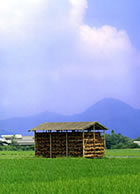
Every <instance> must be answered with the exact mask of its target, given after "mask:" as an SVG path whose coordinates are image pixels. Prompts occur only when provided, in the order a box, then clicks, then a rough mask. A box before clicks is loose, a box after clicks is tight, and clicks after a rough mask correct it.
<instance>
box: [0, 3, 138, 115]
mask: <svg viewBox="0 0 140 194" xmlns="http://www.w3.org/2000/svg"><path fill="white" fill-rule="evenodd" d="M139 10H140V1H139V0H123V1H122V0H117V1H112V0H104V1H103V0H88V1H87V0H59V1H58V0H20V1H19V0H5V1H3V0H0V117H1V119H3V118H8V117H14V116H26V115H29V114H35V113H38V112H43V111H52V112H59V113H63V114H73V113H78V112H81V111H84V110H85V109H86V108H87V107H89V106H90V105H92V104H94V103H96V102H97V101H98V100H101V99H103V98H105V97H112V98H117V99H120V100H122V101H124V102H126V103H128V104H130V105H131V106H133V107H136V108H140V100H139V99H140V87H139V83H140V36H139V34H140V20H139V18H140V11H139Z"/></svg>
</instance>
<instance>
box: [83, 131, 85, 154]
mask: <svg viewBox="0 0 140 194" xmlns="http://www.w3.org/2000/svg"><path fill="white" fill-rule="evenodd" d="M83 157H85V134H84V131H83Z"/></svg>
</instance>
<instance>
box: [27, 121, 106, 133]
mask: <svg viewBox="0 0 140 194" xmlns="http://www.w3.org/2000/svg"><path fill="white" fill-rule="evenodd" d="M91 127H93V128H94V129H96V130H100V129H101V130H107V128H106V127H105V126H103V125H101V124H100V123H98V122H96V121H94V122H93V121H92V122H57V123H43V124H41V125H38V126H36V127H35V128H33V129H30V130H29V131H38V130H44V131H48V130H56V131H59V130H62V131H65V130H70V131H71V130H86V129H89V128H91Z"/></svg>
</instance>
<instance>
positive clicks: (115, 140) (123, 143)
mask: <svg viewBox="0 0 140 194" xmlns="http://www.w3.org/2000/svg"><path fill="white" fill-rule="evenodd" d="M134 141H140V137H138V138H136V139H130V138H129V137H126V136H123V135H122V134H121V133H118V134H116V133H115V132H114V130H112V132H111V135H110V134H106V148H107V149H125V148H140V146H139V145H138V144H136V143H134Z"/></svg>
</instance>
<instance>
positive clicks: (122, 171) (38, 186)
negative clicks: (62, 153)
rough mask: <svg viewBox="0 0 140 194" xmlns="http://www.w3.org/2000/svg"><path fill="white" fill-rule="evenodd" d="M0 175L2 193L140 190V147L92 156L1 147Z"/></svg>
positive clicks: (135, 191) (0, 190) (130, 191)
mask: <svg viewBox="0 0 140 194" xmlns="http://www.w3.org/2000/svg"><path fill="white" fill-rule="evenodd" d="M0 175H1V176H0V193H14V194H15V193H49V194H50V193H74V194H76V193H80V194H81V193H87V194H88V193H101V194H104V193H105V194H106V193H113V194H114V193H122V194H123V193H139V191H140V184H139V180H140V150H107V152H106V157H105V158H104V159H93V160H92V159H84V158H57V159H45V158H35V157H34V153H33V152H32V151H27V152H25V151H21V152H19V151H18V152H14V151H1V152H0Z"/></svg>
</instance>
